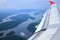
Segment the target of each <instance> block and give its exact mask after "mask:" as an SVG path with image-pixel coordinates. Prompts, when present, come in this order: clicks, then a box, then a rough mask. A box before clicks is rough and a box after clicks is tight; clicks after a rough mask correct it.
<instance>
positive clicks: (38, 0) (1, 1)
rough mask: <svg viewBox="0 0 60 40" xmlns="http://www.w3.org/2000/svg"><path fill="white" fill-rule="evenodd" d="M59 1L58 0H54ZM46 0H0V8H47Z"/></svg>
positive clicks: (48, 5)
mask: <svg viewBox="0 0 60 40" xmlns="http://www.w3.org/2000/svg"><path fill="white" fill-rule="evenodd" d="M54 1H55V2H56V3H58V4H59V3H60V1H59V0H54ZM49 7H50V4H49V2H48V0H0V9H48V8H49Z"/></svg>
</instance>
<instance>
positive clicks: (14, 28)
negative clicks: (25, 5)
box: [0, 9, 45, 40]
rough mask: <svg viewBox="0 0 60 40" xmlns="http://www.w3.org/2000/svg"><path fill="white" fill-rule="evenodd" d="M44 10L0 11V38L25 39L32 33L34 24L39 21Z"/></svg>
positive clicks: (6, 39)
mask: <svg viewBox="0 0 60 40" xmlns="http://www.w3.org/2000/svg"><path fill="white" fill-rule="evenodd" d="M44 12H45V11H44V10H42V11H41V10H34V9H25V10H14V11H11V10H5V11H0V40H27V39H28V38H29V37H30V36H31V35H33V34H34V31H35V30H36V28H35V26H36V25H38V24H39V23H40V21H41V19H42V15H43V14H44ZM23 13H24V14H23ZM15 14H18V15H15ZM11 15H14V16H11ZM9 16H10V17H9ZM3 19H5V20H3ZM7 20H11V21H7ZM4 21H5V22H4ZM18 25H19V26H18ZM2 31H4V32H2ZM21 32H22V33H21ZM4 34H6V36H4ZM2 36H4V37H2Z"/></svg>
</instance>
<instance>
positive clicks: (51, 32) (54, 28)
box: [28, 0, 60, 40]
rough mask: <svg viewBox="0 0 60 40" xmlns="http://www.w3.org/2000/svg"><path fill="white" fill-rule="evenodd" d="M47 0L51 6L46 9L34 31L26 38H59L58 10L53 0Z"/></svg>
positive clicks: (45, 39) (35, 39)
mask: <svg viewBox="0 0 60 40" xmlns="http://www.w3.org/2000/svg"><path fill="white" fill-rule="evenodd" d="M49 2H50V4H51V8H50V9H48V10H47V12H46V13H45V15H44V17H43V19H42V21H41V22H40V24H39V25H38V27H37V29H36V31H35V33H34V34H33V35H32V36H31V37H30V38H29V39H28V40H60V38H59V37H60V35H59V34H60V18H59V15H60V14H59V10H58V7H57V5H56V4H55V2H53V1H52V0H49Z"/></svg>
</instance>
